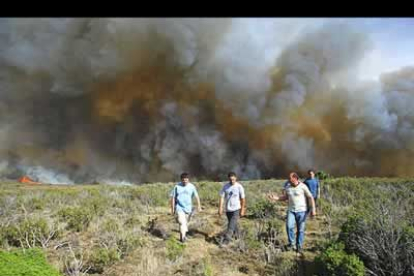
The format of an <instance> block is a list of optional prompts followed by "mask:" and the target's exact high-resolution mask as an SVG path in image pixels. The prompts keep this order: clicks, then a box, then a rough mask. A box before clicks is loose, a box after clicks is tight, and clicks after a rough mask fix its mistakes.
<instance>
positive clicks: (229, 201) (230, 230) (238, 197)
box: [218, 172, 246, 244]
mask: <svg viewBox="0 0 414 276" xmlns="http://www.w3.org/2000/svg"><path fill="white" fill-rule="evenodd" d="M227 176H228V178H229V182H228V183H226V184H225V185H224V186H223V188H222V189H221V191H220V202H219V210H218V213H219V216H222V215H223V203H224V202H225V207H226V216H227V220H228V224H227V231H226V235H225V237H224V242H223V243H224V244H228V243H229V242H230V241H231V240H232V236H233V234H235V233H238V219H239V217H240V216H244V215H245V212H246V209H245V205H246V200H245V194H244V188H243V186H242V185H241V184H240V183H239V182H237V176H236V174H235V173H234V172H230V173H228V175H227Z"/></svg>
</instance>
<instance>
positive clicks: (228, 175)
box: [227, 172, 237, 177]
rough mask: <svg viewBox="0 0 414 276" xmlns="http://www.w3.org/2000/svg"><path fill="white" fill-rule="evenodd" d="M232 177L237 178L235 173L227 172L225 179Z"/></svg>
mask: <svg viewBox="0 0 414 276" xmlns="http://www.w3.org/2000/svg"><path fill="white" fill-rule="evenodd" d="M232 176H235V177H237V175H236V173H234V172H229V173H228V174H227V177H232Z"/></svg>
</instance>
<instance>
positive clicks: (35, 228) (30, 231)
mask: <svg viewBox="0 0 414 276" xmlns="http://www.w3.org/2000/svg"><path fill="white" fill-rule="evenodd" d="M59 234H60V232H59V230H58V229H57V226H56V225H54V224H53V225H49V224H48V221H46V220H45V219H44V218H27V219H24V220H22V221H20V222H19V223H16V224H12V225H9V226H5V227H2V228H0V237H1V241H2V244H8V245H10V246H16V247H35V246H42V247H46V246H47V245H48V243H49V242H50V241H51V240H52V239H55V238H57V237H58V236H59Z"/></svg>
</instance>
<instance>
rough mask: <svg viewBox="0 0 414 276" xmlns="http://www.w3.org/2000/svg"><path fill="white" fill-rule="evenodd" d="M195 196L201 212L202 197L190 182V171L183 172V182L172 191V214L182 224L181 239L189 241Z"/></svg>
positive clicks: (183, 241)
mask: <svg viewBox="0 0 414 276" xmlns="http://www.w3.org/2000/svg"><path fill="white" fill-rule="evenodd" d="M193 197H195V198H196V199H197V204H198V211H199V212H201V203H200V198H199V196H198V193H197V189H196V187H195V186H194V185H193V184H192V183H190V182H189V175H188V173H182V174H181V182H180V183H177V184H176V185H175V186H174V189H173V190H172V191H171V193H170V204H171V215H175V216H176V219H177V222H178V224H179V226H180V241H181V242H182V243H185V242H186V241H187V237H186V234H187V232H188V225H187V224H188V219H189V217H190V215H191V213H192V212H193Z"/></svg>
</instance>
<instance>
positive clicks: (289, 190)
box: [286, 182, 312, 212]
mask: <svg viewBox="0 0 414 276" xmlns="http://www.w3.org/2000/svg"><path fill="white" fill-rule="evenodd" d="M286 194H287V196H288V198H289V207H288V210H289V211H292V212H305V211H307V197H308V196H312V194H311V192H310V191H309V189H308V186H306V185H305V184H303V183H302V182H299V184H298V185H297V186H296V187H293V185H292V184H290V183H289V184H288V185H287V187H286Z"/></svg>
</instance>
